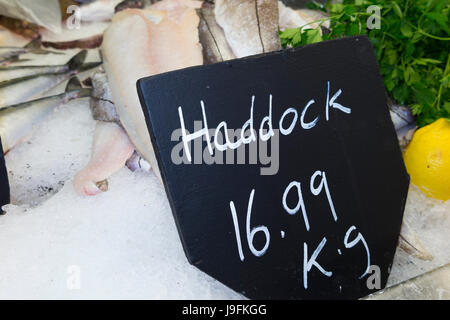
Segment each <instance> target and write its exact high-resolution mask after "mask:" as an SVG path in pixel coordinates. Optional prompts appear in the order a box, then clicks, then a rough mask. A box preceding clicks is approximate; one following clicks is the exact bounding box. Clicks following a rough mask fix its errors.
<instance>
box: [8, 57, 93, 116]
mask: <svg viewBox="0 0 450 320" xmlns="http://www.w3.org/2000/svg"><path fill="white" fill-rule="evenodd" d="M86 54H87V52H86V51H85V50H84V51H81V52H79V53H78V54H76V55H75V56H74V57H73V58H72V59H70V61H69V62H68V63H67V65H68V70H67V71H66V72H64V73H56V74H43V75H32V76H28V77H24V78H17V79H14V80H8V81H3V82H1V83H0V109H2V108H5V107H8V106H10V105H14V104H19V103H22V102H26V101H29V100H33V99H37V98H40V97H41V96H42V95H43V94H44V93H46V92H47V91H49V90H50V89H52V88H54V87H55V86H57V85H58V84H60V83H61V82H63V81H65V80H67V79H69V78H70V77H72V76H73V75H75V74H77V73H79V72H81V71H85V70H88V69H91V68H94V67H96V66H98V65H99V64H100V63H87V64H83V62H84V60H85V58H86Z"/></svg>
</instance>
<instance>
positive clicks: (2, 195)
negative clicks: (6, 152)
mask: <svg viewBox="0 0 450 320" xmlns="http://www.w3.org/2000/svg"><path fill="white" fill-rule="evenodd" d="M0 152H1V155H0V208H1V207H2V206H3V205H5V204H8V203H9V201H10V198H9V197H10V195H9V181H8V172H7V171H6V165H5V158H4V157H3V147H2V141H1V139H0ZM1 213H2V211H1V209H0V214H1Z"/></svg>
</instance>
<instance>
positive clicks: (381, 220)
mask: <svg viewBox="0 0 450 320" xmlns="http://www.w3.org/2000/svg"><path fill="white" fill-rule="evenodd" d="M328 81H329V82H330V93H329V99H330V100H331V97H332V96H333V95H334V94H335V93H336V92H337V91H338V89H341V90H342V93H341V94H340V96H339V97H338V98H337V99H336V100H335V103H339V104H341V105H342V106H344V107H348V108H350V109H351V113H350V114H347V113H345V112H343V111H341V110H339V109H336V108H331V107H330V109H329V121H326V119H325V118H326V116H325V106H326V99H327V84H328ZM137 87H138V92H139V95H140V99H141V104H142V106H143V109H144V113H145V115H146V120H147V126H148V128H149V132H150V135H151V139H152V143H153V145H154V147H155V153H156V156H157V159H158V163H159V167H160V170H161V174H162V178H163V181H164V184H165V189H166V192H167V195H168V198H169V201H170V204H171V208H172V212H173V215H174V218H175V222H176V224H177V227H178V231H179V234H180V238H181V241H182V243H183V247H184V250H185V253H186V255H187V258H188V260H189V262H190V263H192V264H193V265H195V266H196V267H198V268H199V269H201V270H202V271H204V272H206V273H208V274H209V275H211V276H213V277H214V278H216V279H218V280H219V281H221V282H222V283H224V284H225V285H227V286H229V287H231V288H232V289H234V290H236V291H238V292H240V293H242V294H244V295H245V296H247V297H249V298H255V299H312V298H323V299H335V298H337V299H340V298H342V299H343V298H358V297H362V296H365V295H367V294H368V293H370V292H372V290H369V289H368V288H367V285H366V280H367V278H368V277H369V276H370V275H367V274H366V275H365V276H364V277H363V278H362V279H359V278H360V276H361V275H363V274H364V272H365V271H367V264H368V263H367V250H366V249H365V246H364V243H363V241H357V243H356V244H355V245H354V246H353V245H352V241H353V240H355V238H356V237H357V236H358V234H359V233H360V234H361V235H362V237H363V238H364V240H365V242H366V243H367V247H368V250H369V252H370V264H371V265H378V266H379V267H380V269H381V273H382V277H381V283H382V286H383V287H384V285H385V284H386V281H387V277H388V272H389V269H390V266H391V264H392V259H393V255H394V252H395V248H396V245H397V241H398V235H399V232H400V226H401V221H402V216H403V209H404V205H405V200H406V195H407V190H408V185H409V177H408V175H407V173H406V170H405V167H404V164H403V160H402V156H401V152H400V150H399V146H398V143H397V139H396V135H395V130H394V128H393V124H392V122H391V120H390V117H389V113H388V107H387V104H386V97H385V90H384V86H383V82H382V79H381V77H380V74H379V70H378V65H377V62H376V58H375V55H374V52H373V48H372V46H371V44H370V42H369V40H368V39H367V38H366V37H353V38H346V39H341V40H335V41H328V42H322V43H318V44H314V45H309V46H306V47H303V48H297V49H290V50H284V51H280V52H275V53H270V54H266V55H260V56H254V57H249V58H244V59H239V60H233V61H227V62H223V63H219V64H215V65H209V66H199V67H192V68H187V69H183V70H179V71H174V72H170V73H166V74H160V75H156V76H152V77H148V78H144V79H141V80H139V81H138V84H137ZM269 94H272V97H273V106H272V108H273V111H272V118H273V127H274V128H276V129H278V127H279V125H278V123H279V122H278V121H279V119H280V117H281V116H282V114H283V112H285V110H286V109H287V108H290V107H292V108H295V109H296V110H297V111H298V120H297V124H296V125H295V128H294V129H293V131H292V133H291V134H289V135H286V136H283V135H281V136H280V138H279V163H280V164H279V171H278V173H277V174H275V175H260V168H261V167H262V165H261V164H260V163H259V164H234V165H230V164H228V165H223V164H222V165H221V164H213V165H207V164H196V165H194V164H179V165H177V164H174V163H173V162H172V160H171V153H172V150H173V148H174V147H175V146H177V145H180V139H177V140H176V141H171V135H172V132H173V131H174V130H176V129H179V128H180V127H181V126H180V117H179V113H178V107H179V106H181V107H182V111H183V117H184V122H185V124H186V129H187V130H188V131H190V132H191V133H192V132H193V131H194V125H193V124H194V121H201V120H202V111H201V106H200V100H202V101H204V104H205V110H206V117H207V122H208V127H209V128H216V127H217V125H218V124H219V123H220V122H221V121H226V123H227V125H228V128H233V129H236V128H242V126H243V124H244V123H245V122H246V121H247V120H248V119H249V117H250V105H251V97H252V95H254V96H255V103H254V127H255V128H256V129H258V128H259V125H260V123H261V120H262V119H263V118H264V117H265V116H267V115H268V113H269ZM310 99H314V100H315V103H314V104H312V105H311V106H310V108H309V109H308V111H307V113H306V117H305V122H306V121H308V122H309V121H312V120H313V119H314V118H315V117H316V116H319V120H318V122H317V123H316V125H315V126H314V127H313V128H311V129H307V130H306V129H303V128H302V127H301V125H300V123H299V122H300V115H301V112H302V111H303V109H304V107H305V105H306V104H307V102H308V101H309V100H310ZM292 119H293V116H287V117H286V119H285V120H286V125H285V127H288V126H289V124H290V123H291V121H292ZM178 138H179V136H178ZM197 140H198V139H197ZM203 148H204V149H206V142H203ZM246 150H247V151H246V152H247V154H246V155H247V156H248V148H246ZM191 152H192V153H193V151H192V150H191ZM317 170H320V171H323V172H325V173H326V179H327V182H328V187H329V193H330V197H331V199H332V202H333V205H334V208H335V212H336V215H337V218H338V219H337V221H335V220H334V219H333V216H332V213H331V206H330V204H329V201H328V197H327V195H326V190H325V188H322V192H321V193H320V194H319V195H317V196H315V195H313V194H312V192H311V191H310V178H311V176H312V175H313V173H314V172H316V171H317ZM292 181H298V182H300V183H301V189H302V196H303V199H304V204H305V208H306V211H307V217H308V222H309V226H310V229H309V231H307V230H306V228H305V225H306V224H305V222H304V219H303V216H302V210H299V211H298V212H297V213H296V214H294V215H290V214H288V213H287V212H286V211H285V210H284V209H283V206H282V199H283V193H284V191H285V189H286V187H287V186H288V185H289V184H290V183H291V182H292ZM319 182H320V176H319V177H318V178H317V180H315V187H317V186H318V185H319ZM252 190H255V191H254V199H253V204H252V210H251V219H250V225H249V226H250V231H251V230H252V229H253V228H255V227H258V226H263V228H264V226H265V227H267V231H268V233H269V235H270V242H269V245H268V248H267V250H266V251H265V253H264V254H263V255H262V256H259V257H257V256H255V255H254V254H253V253H252V252H251V251H250V246H249V242H248V240H247V233H248V232H247V230H246V221H247V207H248V202H249V197H250V194H251V191H252ZM295 190H296V189H292V190H291V193H289V195H288V196H287V205H288V206H289V207H291V208H293V207H295V206H296V204H297V200H298V196H297V193H296V192H294V191H295ZM230 201H233V203H234V205H235V208H236V216H237V221H238V225H239V230H240V231H239V232H238V233H239V234H240V239H241V245H242V256H243V257H244V260H243V261H242V260H241V258H240V254H239V251H238V240H237V237H236V233H235V224H234V223H233V217H232V214H231V209H230ZM353 226H354V227H355V229H353V228H352V227H353ZM257 230H259V229H257ZM283 232H284V237H283ZM346 234H347V236H348V237H347V240H346V241H345V237H346ZM324 238H326V243H325V245H324V247H323V248H322V250H321V251H320V253H319V255H318V257H317V259H316V261H317V263H318V264H319V265H320V266H321V267H322V268H323V269H324V271H329V272H332V275H331V277H328V276H326V275H324V274H323V273H322V272H321V271H320V270H319V269H318V268H317V267H316V266H314V265H313V266H312V267H311V268H310V271H309V272H308V273H307V289H305V281H304V276H305V275H304V270H305V269H306V270H307V269H308V268H307V266H308V264H307V263H306V268H305V267H304V266H305V260H304V258H305V257H304V254H305V251H304V247H305V245H306V246H307V251H308V252H307V257H306V259H307V260H306V261H309V259H310V258H311V255H312V254H313V252H314V251H315V250H316V248H317V247H318V246H319V243H321V242H322V241H323V239H324ZM345 242H346V243H347V247H348V248H346V246H345ZM252 243H253V246H254V248H255V250H261V249H263V247H264V246H265V245H266V237H265V234H264V231H259V232H256V234H255V236H254V239H253V242H252Z"/></svg>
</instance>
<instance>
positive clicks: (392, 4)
mask: <svg viewBox="0 0 450 320" xmlns="http://www.w3.org/2000/svg"><path fill="white" fill-rule="evenodd" d="M371 5H376V6H378V7H379V8H380V15H381V17H379V18H380V19H379V21H380V28H379V29H376V28H374V29H369V28H368V27H367V20H368V19H369V18H370V17H371V16H372V19H373V17H374V16H373V15H374V12H373V11H371V12H367V8H368V7H369V6H371ZM308 7H309V8H310V9H318V10H322V11H325V12H326V13H328V15H329V17H328V18H324V19H319V20H316V21H314V22H315V23H317V24H318V25H319V28H322V30H323V32H320V31H321V30H320V29H319V28H317V29H308V28H310V27H309V26H301V27H299V28H296V29H286V30H284V31H283V32H280V38H281V43H282V45H283V47H286V46H292V47H298V46H302V45H305V44H310V43H315V42H319V41H322V40H329V39H336V38H341V37H345V36H353V35H359V34H365V35H367V36H368V37H369V39H370V40H371V42H372V44H373V46H374V49H375V53H376V56H377V58H378V62H379V65H380V70H381V74H382V75H383V77H384V84H385V87H386V90H387V92H388V94H389V96H390V97H391V98H393V99H395V100H396V101H397V102H398V103H400V104H406V105H408V106H410V107H411V110H412V112H413V114H414V115H415V116H416V119H417V123H418V125H419V126H424V125H427V124H429V123H431V122H433V121H435V120H436V119H438V118H448V119H450V93H449V87H450V24H449V14H450V12H449V8H450V4H449V1H448V0H398V1H388V0H344V1H343V2H342V3H331V1H327V3H326V4H320V3H317V2H311V3H309V4H308ZM326 21H329V23H330V28H329V29H326V28H323V24H324V22H326ZM369 21H370V20H369Z"/></svg>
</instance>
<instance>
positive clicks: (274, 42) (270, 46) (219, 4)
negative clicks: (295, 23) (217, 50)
mask: <svg viewBox="0 0 450 320" xmlns="http://www.w3.org/2000/svg"><path fill="white" fill-rule="evenodd" d="M214 13H215V16H216V20H217V23H218V24H219V25H220V26H221V27H222V29H223V30H224V32H225V37H226V39H227V41H228V44H229V45H230V47H231V48H232V50H233V53H234V55H235V56H236V57H237V58H242V57H246V56H250V55H254V54H259V53H264V52H271V51H276V50H280V49H281V42H280V37H279V34H278V20H279V13H278V1H277V0H242V1H235V0H217V1H216V2H215V8H214Z"/></svg>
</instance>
